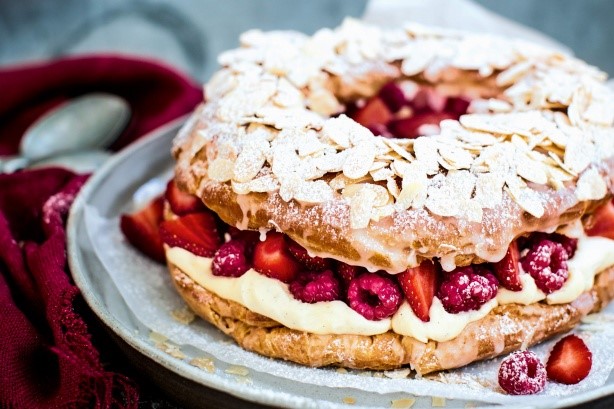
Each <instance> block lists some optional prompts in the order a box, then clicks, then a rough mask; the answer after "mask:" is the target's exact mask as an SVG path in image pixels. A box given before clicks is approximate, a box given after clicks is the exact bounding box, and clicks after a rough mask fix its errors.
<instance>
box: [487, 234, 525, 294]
mask: <svg viewBox="0 0 614 409" xmlns="http://www.w3.org/2000/svg"><path fill="white" fill-rule="evenodd" d="M519 259H520V253H519V252H518V243H517V242H516V241H513V242H512V244H510V247H509V248H508V249H507V253H505V257H503V259H502V260H501V261H499V262H497V263H494V264H493V269H494V270H495V274H496V275H497V278H498V279H499V282H500V283H501V285H502V286H503V287H505V288H507V289H508V290H510V291H520V290H522V282H521V281H520V268H519V264H518V260H519Z"/></svg>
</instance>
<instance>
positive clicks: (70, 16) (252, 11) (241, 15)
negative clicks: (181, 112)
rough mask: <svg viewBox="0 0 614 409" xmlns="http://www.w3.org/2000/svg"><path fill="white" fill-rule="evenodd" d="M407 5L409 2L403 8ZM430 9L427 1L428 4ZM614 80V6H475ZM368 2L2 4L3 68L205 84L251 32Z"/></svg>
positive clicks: (584, 2)
mask: <svg viewBox="0 0 614 409" xmlns="http://www.w3.org/2000/svg"><path fill="white" fill-rule="evenodd" d="M399 1H402V0H399ZM425 1H428V0H425ZM476 2H477V3H479V4H481V5H482V6H484V7H486V8H488V9H490V10H492V11H494V12H497V13H499V14H501V15H503V16H505V17H507V18H510V19H513V20H516V21H518V22H520V23H522V24H526V25H528V26H531V27H533V28H535V29H537V30H540V31H542V32H544V33H545V34H547V35H549V36H551V37H553V38H555V39H556V40H558V41H560V42H562V43H564V44H566V45H567V46H569V47H570V48H572V49H573V51H574V52H575V54H576V55H577V56H579V57H580V58H582V59H585V60H587V61H588V62H590V63H591V64H594V65H597V66H599V67H600V68H601V69H603V70H605V71H607V72H609V74H610V75H613V74H614V58H613V56H614V0H508V1H502V0H476ZM365 5H366V0H19V1H11V0H0V65H8V64H13V63H18V62H21V61H32V60H40V59H46V58H52V57H58V56H63V55H70V54H76V53H87V52H99V51H113V52H122V53H130V54H138V55H144V56H149V57H153V58H156V59H161V60H164V61H166V62H169V63H171V64H173V65H175V66H177V67H178V68H180V69H182V70H184V71H185V72H187V73H189V74H191V75H193V76H194V77H196V78H197V79H199V80H201V81H204V80H206V79H207V78H208V77H209V75H210V74H211V72H212V71H213V70H214V69H215V67H216V62H215V56H216V55H217V54H219V52H221V51H223V50H224V49H228V48H231V47H234V46H236V44H237V37H238V35H239V34H240V33H241V32H243V31H245V30H247V29H249V28H255V27H257V28H262V29H296V30H300V31H303V32H306V33H312V32H314V31H315V30H317V29H318V28H320V27H334V26H335V25H337V24H339V23H340V22H341V20H342V19H343V17H344V16H348V15H349V16H355V17H359V16H361V15H362V13H363V10H364V8H365Z"/></svg>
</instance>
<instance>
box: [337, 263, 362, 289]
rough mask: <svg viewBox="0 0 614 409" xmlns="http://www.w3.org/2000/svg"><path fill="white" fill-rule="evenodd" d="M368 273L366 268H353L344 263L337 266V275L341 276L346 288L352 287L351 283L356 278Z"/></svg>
mask: <svg viewBox="0 0 614 409" xmlns="http://www.w3.org/2000/svg"><path fill="white" fill-rule="evenodd" d="M366 271H367V269H366V268H364V267H358V266H352V265H350V264H345V263H343V262H339V264H338V265H337V274H339V276H340V277H341V279H342V280H343V282H344V283H345V285H346V286H347V285H350V282H351V281H352V280H353V279H354V278H356V276H358V275H360V274H362V273H365V272H366Z"/></svg>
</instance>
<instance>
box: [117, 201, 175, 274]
mask: <svg viewBox="0 0 614 409" xmlns="http://www.w3.org/2000/svg"><path fill="white" fill-rule="evenodd" d="M163 211H164V198H162V197H158V198H156V199H154V200H152V201H151V202H150V203H149V204H148V205H147V206H145V207H144V208H143V209H141V210H139V211H138V212H135V213H131V214H123V215H122V217H121V219H120V228H121V231H122V233H124V236H126V239H128V241H129V242H130V244H132V246H134V247H135V248H136V249H137V250H139V251H140V252H141V253H143V254H145V255H146V256H148V257H150V258H152V259H154V260H156V261H158V262H160V263H164V260H165V258H164V247H163V246H162V239H161V238H160V232H159V230H158V226H159V224H160V222H161V221H162V216H163Z"/></svg>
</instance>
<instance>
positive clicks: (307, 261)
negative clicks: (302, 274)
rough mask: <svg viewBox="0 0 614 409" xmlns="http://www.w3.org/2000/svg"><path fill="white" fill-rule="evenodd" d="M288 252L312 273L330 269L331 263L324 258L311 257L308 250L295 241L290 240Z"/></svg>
mask: <svg viewBox="0 0 614 409" xmlns="http://www.w3.org/2000/svg"><path fill="white" fill-rule="evenodd" d="M288 241H289V244H288V250H289V251H290V253H291V254H292V255H293V256H294V258H295V259H297V260H298V262H299V263H301V264H302V265H303V266H305V267H306V268H307V269H308V270H311V271H324V270H326V269H328V268H330V261H329V260H327V259H324V258H322V257H311V256H310V255H309V254H308V253H307V250H306V249H305V248H304V247H303V246H301V245H300V244H298V243H297V242H295V241H294V240H288Z"/></svg>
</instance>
